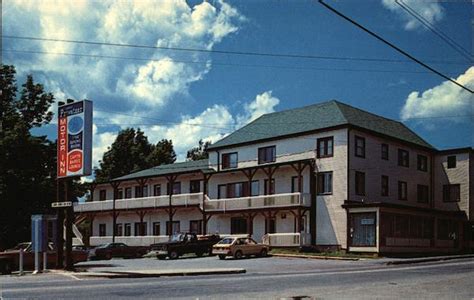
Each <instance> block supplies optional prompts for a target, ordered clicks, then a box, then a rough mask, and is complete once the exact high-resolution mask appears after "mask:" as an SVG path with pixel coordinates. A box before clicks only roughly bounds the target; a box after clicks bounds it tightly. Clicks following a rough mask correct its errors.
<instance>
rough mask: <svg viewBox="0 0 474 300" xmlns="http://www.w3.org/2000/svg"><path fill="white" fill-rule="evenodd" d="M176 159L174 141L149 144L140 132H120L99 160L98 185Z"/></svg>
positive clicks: (132, 130) (131, 130)
mask: <svg viewBox="0 0 474 300" xmlns="http://www.w3.org/2000/svg"><path fill="white" fill-rule="evenodd" d="M175 160H176V153H175V151H174V149H173V142H172V141H171V140H166V139H163V140H161V141H159V142H158V143H157V144H156V145H153V144H150V143H149V142H148V138H147V137H146V136H145V134H144V133H143V131H141V130H140V129H137V130H135V129H134V128H127V129H124V130H121V131H120V132H119V134H118V135H117V138H116V139H115V141H114V142H113V143H112V145H111V147H110V148H109V150H108V151H107V152H105V153H104V155H103V158H102V160H101V161H100V168H97V169H96V170H95V175H96V182H107V181H109V180H110V179H113V178H117V177H120V176H124V175H127V174H130V173H133V172H137V171H140V170H144V169H147V168H151V167H154V166H159V165H162V164H171V163H173V162H174V161H175Z"/></svg>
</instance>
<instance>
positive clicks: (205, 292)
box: [0, 257, 474, 299]
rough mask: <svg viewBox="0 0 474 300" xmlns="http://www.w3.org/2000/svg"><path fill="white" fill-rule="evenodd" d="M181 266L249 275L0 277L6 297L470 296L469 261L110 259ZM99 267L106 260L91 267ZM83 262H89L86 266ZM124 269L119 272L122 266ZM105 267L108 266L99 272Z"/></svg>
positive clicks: (472, 266)
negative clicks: (397, 263)
mask: <svg viewBox="0 0 474 300" xmlns="http://www.w3.org/2000/svg"><path fill="white" fill-rule="evenodd" d="M155 262H156V264H160V265H162V267H165V266H167V267H172V266H174V265H175V264H176V265H179V266H180V268H183V267H190V265H195V266H197V265H199V264H205V265H206V266H207V267H220V266H221V263H223V264H228V265H229V266H232V267H236V266H239V267H244V268H247V273H246V274H239V275H220V276H216V275H212V276H199V277H160V278H142V279H92V278H91V279H80V278H76V277H75V276H69V275H61V274H45V275H39V276H36V277H34V276H31V275H29V276H25V277H22V278H19V277H15V276H3V277H0V290H1V294H2V297H3V299H9V298H43V299H55V298H120V299H122V298H184V299H186V298H187V299H189V298H194V299H195V298H200V299H203V298H228V297H233V298H235V297H248V298H256V297H262V298H292V297H299V296H311V297H329V298H359V299H361V298H381V297H382V298H399V297H404V298H437V299H440V298H444V299H447V298H459V299H471V298H472V297H474V287H473V286H472V278H474V260H472V259H463V260H453V261H448V262H436V263H423V264H413V265H403V266H386V265H384V264H382V263H381V261H380V260H369V261H356V262H350V261H342V262H341V261H323V260H308V259H284V258H265V259H247V260H245V259H244V260H239V261H235V260H229V261H223V262H222V261H219V260H217V259H215V258H213V257H211V258H202V259H183V260H177V261H165V262H163V261H154V260H152V259H138V260H112V261H110V262H109V263H112V264H114V265H116V267H114V268H124V269H125V268H127V266H128V267H132V266H133V267H136V265H137V264H141V265H142V266H148V267H150V268H152V267H153V265H154V264H155ZM94 263H95V264H96V265H99V264H102V263H103V262H94ZM84 264H86V263H84ZM120 266H121V267H120ZM102 268H106V267H104V266H101V269H102Z"/></svg>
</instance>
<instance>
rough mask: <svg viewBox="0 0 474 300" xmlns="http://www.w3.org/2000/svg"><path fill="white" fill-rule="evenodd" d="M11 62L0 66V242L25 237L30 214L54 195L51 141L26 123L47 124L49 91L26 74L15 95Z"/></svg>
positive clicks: (53, 145) (45, 207)
mask: <svg viewBox="0 0 474 300" xmlns="http://www.w3.org/2000/svg"><path fill="white" fill-rule="evenodd" d="M15 74H16V71H15V68H14V67H13V66H5V65H1V66H0V88H1V94H0V170H1V172H0V199H1V200H0V247H8V246H11V245H13V244H15V243H17V242H19V241H27V240H30V218H31V214H34V213H49V212H51V208H50V207H51V202H52V200H53V199H55V198H56V143H55V142H53V141H50V140H48V139H47V138H46V137H45V136H33V135H32V134H31V132H30V129H32V128H33V127H40V126H41V125H44V124H48V123H49V122H50V121H51V118H52V113H51V112H50V111H49V108H50V106H51V104H52V103H53V101H54V97H53V95H52V94H51V93H47V92H45V91H44V88H43V86H42V85H41V84H35V83H34V81H33V77H32V76H28V77H27V79H26V83H25V84H23V85H22V90H21V92H20V97H19V98H18V97H17V96H18V95H17V94H18V93H17V91H18V89H17V85H16V79H15Z"/></svg>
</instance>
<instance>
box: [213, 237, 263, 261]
mask: <svg viewBox="0 0 474 300" xmlns="http://www.w3.org/2000/svg"><path fill="white" fill-rule="evenodd" d="M268 251H270V247H269V246H268V245H264V244H259V243H257V242H256V241H254V240H253V239H252V238H249V237H227V238H224V239H222V240H221V241H220V242H219V243H217V244H215V245H214V246H213V247H212V253H213V254H216V255H218V256H219V259H225V258H226V257H227V256H233V257H234V258H236V259H240V258H242V257H243V256H251V255H255V256H261V257H264V256H267V254H268Z"/></svg>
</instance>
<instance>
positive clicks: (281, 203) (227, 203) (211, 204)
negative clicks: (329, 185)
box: [204, 193, 311, 212]
mask: <svg viewBox="0 0 474 300" xmlns="http://www.w3.org/2000/svg"><path fill="white" fill-rule="evenodd" d="M204 205H205V209H206V211H222V212H226V211H233V210H245V209H260V208H274V207H291V206H295V207H297V206H303V207H309V206H310V205H311V197H310V194H302V193H288V194H276V195H265V196H253V197H241V198H227V199H218V200H210V199H206V201H205V202H204Z"/></svg>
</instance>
